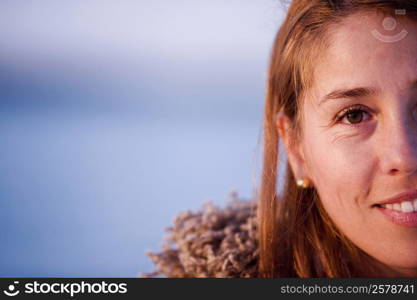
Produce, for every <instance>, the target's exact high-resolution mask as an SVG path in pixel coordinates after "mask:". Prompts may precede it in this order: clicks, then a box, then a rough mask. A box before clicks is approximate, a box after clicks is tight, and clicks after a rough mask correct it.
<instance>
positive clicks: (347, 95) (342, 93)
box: [319, 87, 380, 105]
mask: <svg viewBox="0 0 417 300" xmlns="http://www.w3.org/2000/svg"><path fill="white" fill-rule="evenodd" d="M379 92H380V91H379V90H378V89H375V88H370V87H357V88H352V89H340V90H335V91H333V92H331V93H330V94H327V95H326V96H324V97H323V99H322V100H320V103H319V105H322V104H323V103H325V102H327V101H329V100H333V99H351V98H360V97H369V96H374V95H377V94H378V93H379Z"/></svg>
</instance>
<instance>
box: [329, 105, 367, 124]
mask: <svg viewBox="0 0 417 300" xmlns="http://www.w3.org/2000/svg"><path fill="white" fill-rule="evenodd" d="M352 112H362V113H366V114H368V115H370V113H369V112H368V109H367V108H365V107H364V106H362V105H360V104H356V105H353V106H350V107H348V108H346V109H344V110H342V111H341V112H340V113H339V114H338V115H337V116H336V123H341V124H342V125H347V126H352V127H358V126H361V124H362V123H363V122H364V121H363V120H362V121H361V122H359V123H356V124H352V123H342V120H343V119H344V118H345V117H346V116H347V115H348V114H350V113H352Z"/></svg>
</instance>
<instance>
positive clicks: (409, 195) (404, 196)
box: [376, 190, 417, 205]
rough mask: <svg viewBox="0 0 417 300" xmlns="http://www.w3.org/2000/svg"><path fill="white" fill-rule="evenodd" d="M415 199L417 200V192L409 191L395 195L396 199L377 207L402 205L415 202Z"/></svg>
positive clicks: (386, 201) (379, 203) (384, 201)
mask: <svg viewBox="0 0 417 300" xmlns="http://www.w3.org/2000/svg"><path fill="white" fill-rule="evenodd" d="M415 199H417V190H407V191H404V192H402V193H399V194H397V195H395V196H394V197H391V198H388V199H385V200H383V201H381V202H378V203H376V205H381V204H392V203H400V202H403V201H413V200H415Z"/></svg>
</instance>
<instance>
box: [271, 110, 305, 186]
mask: <svg viewBox="0 0 417 300" xmlns="http://www.w3.org/2000/svg"><path fill="white" fill-rule="evenodd" d="M276 125H277V129H278V134H279V136H280V138H281V141H282V142H283V144H284V146H285V150H286V152H287V157H288V163H289V164H290V167H291V169H292V171H293V174H294V177H295V179H296V180H297V179H303V178H306V177H308V174H306V164H305V154H304V151H303V148H302V147H301V144H300V142H299V141H298V140H297V137H296V134H295V132H294V129H293V127H292V122H291V120H290V119H289V118H288V117H287V116H285V115H284V114H283V113H279V114H278V115H277V117H276Z"/></svg>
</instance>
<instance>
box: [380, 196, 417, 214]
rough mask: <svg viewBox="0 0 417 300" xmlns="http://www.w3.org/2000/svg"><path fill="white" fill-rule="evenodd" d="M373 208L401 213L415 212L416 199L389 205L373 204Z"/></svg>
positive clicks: (416, 209) (416, 207)
mask: <svg viewBox="0 0 417 300" xmlns="http://www.w3.org/2000/svg"><path fill="white" fill-rule="evenodd" d="M374 206H376V207H380V208H385V209H389V210H394V211H398V212H403V213H411V212H417V199H415V200H413V201H402V202H398V203H390V204H375V205H374Z"/></svg>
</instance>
